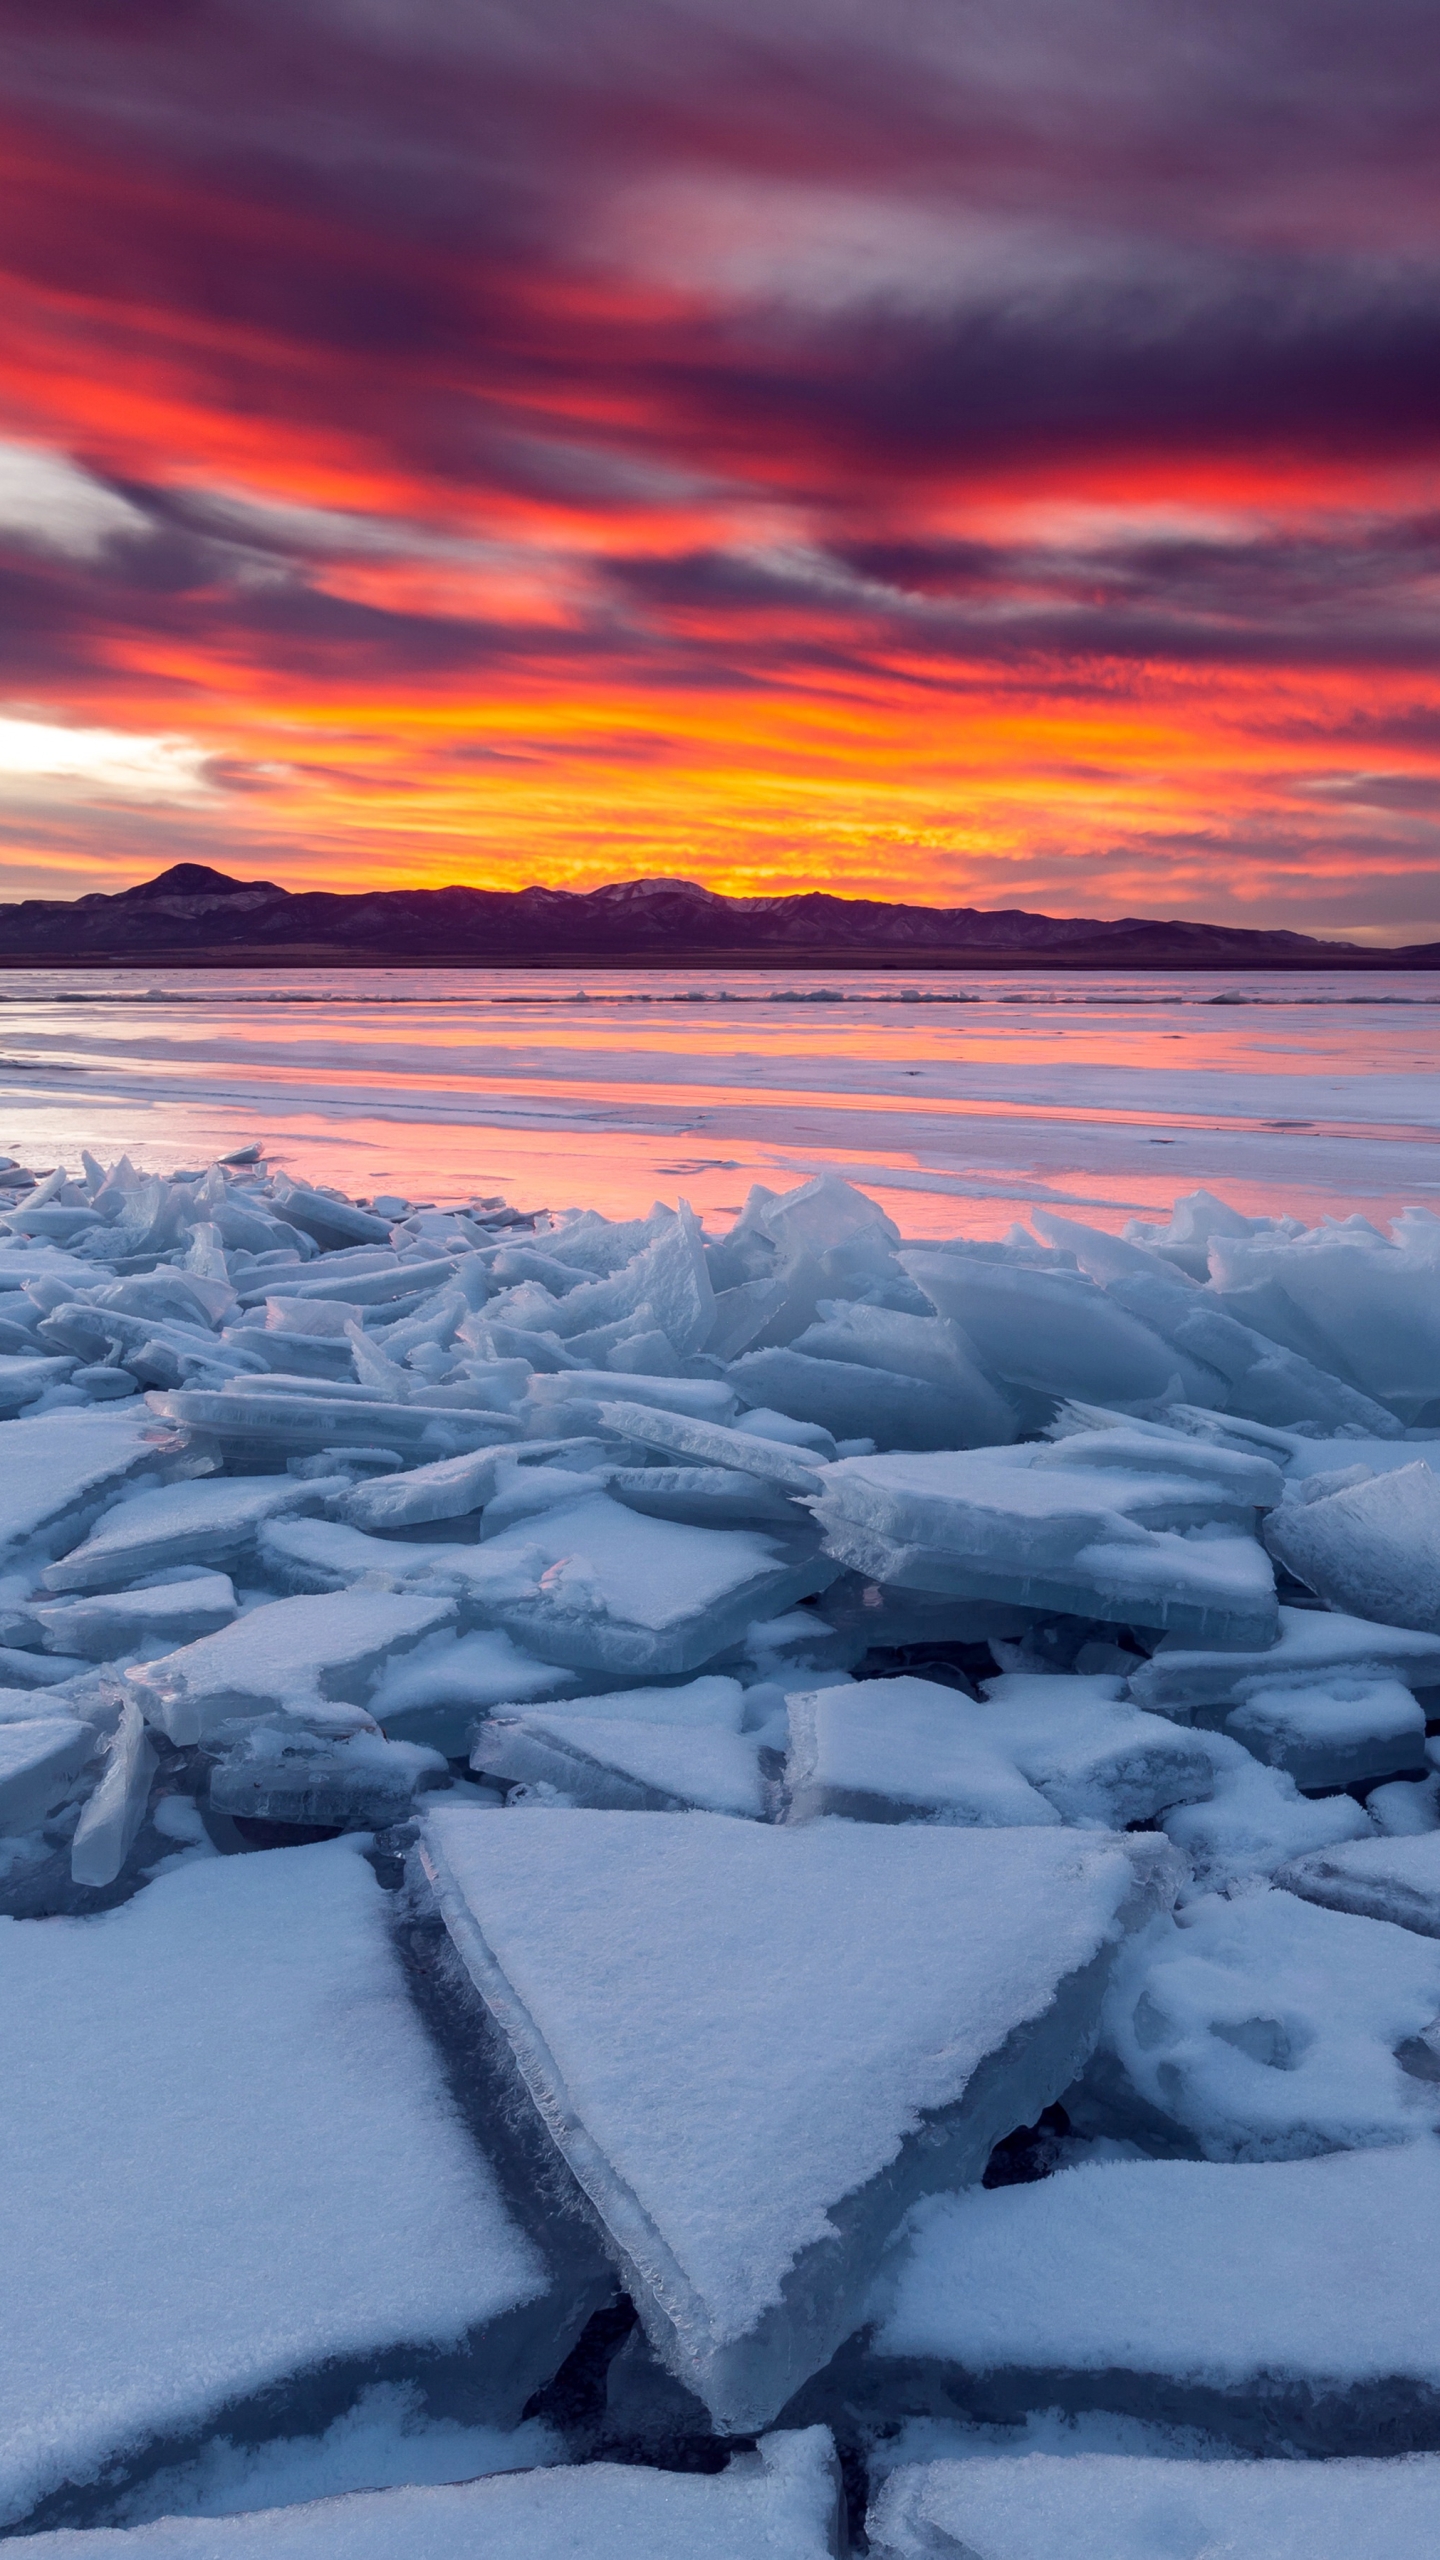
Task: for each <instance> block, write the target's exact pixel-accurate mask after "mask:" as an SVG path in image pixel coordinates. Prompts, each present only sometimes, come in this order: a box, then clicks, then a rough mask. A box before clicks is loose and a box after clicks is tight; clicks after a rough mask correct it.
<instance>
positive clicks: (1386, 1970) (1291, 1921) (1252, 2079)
mask: <svg viewBox="0 0 1440 2560" xmlns="http://www.w3.org/2000/svg"><path fill="white" fill-rule="evenodd" d="M1437 2017H1440V1947H1437V1946H1436V1945H1435V1944H1434V1942H1433V1941H1431V1940H1428V1939H1424V1938H1418V1937H1416V1936H1414V1935H1413V1934H1412V1933H1411V1932H1410V1931H1409V1930H1406V1929H1396V1928H1392V1927H1389V1926H1387V1924H1386V1923H1385V1922H1384V1921H1380V1920H1360V1919H1351V1918H1348V1917H1347V1916H1346V1915H1345V1914H1343V1913H1341V1912H1338V1911H1323V1910H1319V1909H1317V1908H1316V1907H1315V1906H1314V1905H1313V1904H1311V1903H1306V1902H1301V1901H1299V1900H1297V1898H1296V1897H1295V1895H1294V1894H1291V1893H1248V1894H1244V1895H1241V1896H1240V1897H1239V1898H1238V1899H1236V1900H1234V1901H1227V1900H1226V1899H1224V1897H1222V1896H1220V1895H1218V1894H1217V1895H1212V1896H1209V1897H1207V1899H1205V1900H1204V1901H1202V1902H1198V1903H1192V1904H1191V1905H1190V1907H1189V1908H1188V1910H1186V1911H1185V1913H1184V1914H1183V1915H1182V1925H1180V1926H1178V1927H1177V1926H1176V1925H1175V1924H1174V1923H1173V1922H1171V1921H1169V1920H1166V1921H1161V1922H1157V1923H1156V1924H1155V1927H1154V1929H1153V1930H1152V1931H1148V1932H1146V1933H1145V1936H1144V1938H1143V1940H1137V1941H1132V1943H1131V1944H1130V1945H1129V1946H1127V1947H1126V1948H1125V1949H1124V1950H1123V1951H1122V1953H1121V1955H1120V1957H1119V1959H1118V1961H1117V1963H1116V1966H1115V1970H1114V1972H1113V1974H1112V1975H1111V1979H1110V1988H1109V1990H1108V1991H1107V1993H1106V1995H1105V2018H1104V2025H1103V2027H1102V2030H1101V2044H1102V2049H1104V2050H1105V2051H1107V2052H1108V2053H1109V2054H1111V2055H1113V2056H1114V2057H1115V2059H1116V2060H1117V2061H1118V2062H1119V2063H1120V2065H1121V2066H1122V2068H1123V2070H1124V2071H1125V2073H1126V2074H1127V2076H1128V2078H1129V2081H1130V2083H1131V2085H1132V2086H1133V2087H1134V2088H1135V2089H1136V2090H1138V2091H1139V2093H1140V2095H1141V2097H1142V2098H1143V2099H1144V2100H1145V2102H1146V2104H1147V2106H1149V2107H1151V2108H1153V2109H1154V2111H1155V2113H1156V2114H1157V2115H1158V2116H1161V2117H1163V2118H1165V2119H1166V2120H1167V2121H1169V2122H1170V2123H1171V2124H1173V2125H1175V2126H1176V2127H1178V2128H1179V2129H1180V2131H1181V2132H1182V2133H1183V2134H1186V2135H1188V2136H1189V2137H1190V2139H1191V2140H1192V2141H1193V2142H1194V2143H1195V2145H1196V2147H1197V2148H1198V2149H1199V2150H1200V2151H1202V2152H1203V2153H1204V2155H1205V2157H1206V2159H1207V2160H1301V2159H1306V2158H1308V2157H1310V2156H1311V2155H1312V2154H1315V2153H1319V2152H1322V2151H1337V2150H1348V2149H1356V2148H1358V2147H1359V2146H1360V2145H1362V2144H1369V2143H1385V2142H1407V2141H1412V2140H1414V2139H1415V2138H1417V2137H1418V2136H1419V2135H1421V2134H1422V2133H1425V2132H1426V2131H1427V2130H1428V2129H1429V2128H1431V2127H1433V2126H1434V2125H1435V2124H1436V2123H1437V2121H1440V2087H1437V2086H1436V2081H1437V2080H1440V2059H1437V2058H1435V2057H1431V2056H1429V2054H1428V2049H1427V2053H1426V2056H1425V2057H1424V2059H1425V2060H1426V2061H1427V2063H1428V2065H1429V2068H1430V2070H1431V2071H1432V2073H1433V2077H1430V2078H1421V2079H1417V2078H1416V2077H1415V2076H1414V2075H1413V2074H1412V2073H1411V2072H1409V2071H1407V2070H1405V2069H1404V2068H1403V2067H1402V2065H1401V2063H1400V2062H1399V2061H1397V2060H1396V2058H1395V2057H1396V2049H1397V2047H1404V2046H1406V2045H1407V2044H1409V2043H1411V2042H1412V2041H1413V2040H1414V2039H1415V2038H1417V2037H1420V2036H1422V2035H1423V2034H1424V2032H1425V2030H1426V2029H1427V2028H1428V2027H1430V2026H1431V2025H1432V2024H1433V2022H1434V2021H1435V2019H1436V2018H1437Z"/></svg>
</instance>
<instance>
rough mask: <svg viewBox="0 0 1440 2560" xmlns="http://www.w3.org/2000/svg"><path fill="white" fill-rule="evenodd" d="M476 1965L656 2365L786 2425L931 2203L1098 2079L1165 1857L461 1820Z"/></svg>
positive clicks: (737, 2424) (687, 1827)
mask: <svg viewBox="0 0 1440 2560" xmlns="http://www.w3.org/2000/svg"><path fill="white" fill-rule="evenodd" d="M423 1841H424V1845H423V1857H424V1861H425V1864H426V1868H427V1871H428V1873H429V1875H430V1877H431V1881H432V1884H433V1886H434V1889H435V1892H436V1895H437V1899H438V1901H439V1904H440V1908H441V1911H442V1913H443V1915H444V1918H445V1921H446V1925H447V1927H448V1928H449V1930H450V1932H451V1935H452V1937H453V1938H454V1940H455V1944H456V1946H457V1948H458V1949H459V1952H460V1955H461V1957H462V1959H463V1961H464V1963H465V1965H466V1966H467V1968H468V1970H469V1972H470V1974H471V1976H472V1979H473V1980H474V1982H475V1983H476V1986H477V1988H478V1989H479V1991H480V1993H481V1995H482V1997H483V1998H484V1999H485V2001H486V2003H487V2004H488V2006H489V2008H490V2009H491V2011H492V2013H493V2015H494V2016H495V2018H496V2019H497V2021H498V2022H499V2024H500V2026H501V2028H502V2029H503V2031H504V2033H505V2035H506V2037H507V2038H508V2040H509V2043H510V2047H511V2050H512V2052H513V2055H514V2057H515V2062H516V2064H517V2066H518V2069H519V2072H520V2074H521V2076H522V2077H523V2079H524V2081H525V2083H526V2085H527V2087H528V2088H529V2091H530V2093H531V2096H532V2098H533V2100H534V2102H535V2105H536V2107H537V2108H538V2110H539V2112H540V2114H541V2116H542V2117H543V2119H544V2121H545V2123H546V2125H547V2126H548V2128H549V2130H550V2132H551V2134H552V2135H553V2137H554V2139H555V2141H556V2142H557V2143H558V2144H559V2146H560V2148H561V2150H562V2151H563V2153H564V2155H565V2157H566V2159H567V2160H568V2161H569V2163H570V2165H571V2167H572V2169H573V2170H574V2172H575V2175H576V2177H577V2178H578V2179H579V2181H580V2184H581V2185H582V2187H584V2189H585V2191H586V2193H587V2194H588V2195H589V2197H590V2199H591V2202H592V2203H593V2204H594V2206H595V2208H596V2210H597V2212H598V2213H599V2215H600V2218H601V2221H602V2223H603V2224H604V2227H605V2229H606V2231H607V2233H608V2235H609V2241H610V2245H611V2247H612V2248H613V2250H614V2253H615V2255H616V2258H617V2260H618V2261H619V2263H620V2265H621V2267H622V2269H623V2271H624V2274H625V2278H626V2282H627V2284H628V2286H629V2288H630V2290H631V2292H632V2294H633V2296H634V2299H635V2302H636V2305H637V2307H638V2309H639V2311H640V2314H641V2318H642V2320H643V2321H644V2324H645V2327H646V2330H647V2332H648V2334H649V2336H650V2339H651V2342H652V2344H653V2345H654V2347H655V2349H656V2351H657V2353H658V2354H659V2355H660V2357H661V2359H662V2361H664V2362H665V2363H666V2364H667V2365H668V2366H669V2368H670V2370H671V2371H672V2372H674V2373H675V2374H676V2375H677V2376H678V2377H679V2378H680V2379H681V2380H682V2381H683V2382H685V2383H686V2384H687V2385H688V2387H689V2388H690V2389H691V2390H692V2391H694V2392H695V2393H696V2394H697V2395H698V2396H699V2397H700V2398H701V2399H702V2400H704V2402H705V2403H706V2405H707V2407H708V2408H709V2410H710V2412H711V2415H712V2417H713V2418H714V2420H715V2422H716V2424H717V2425H718V2426H719V2427H720V2428H722V2429H723V2430H727V2431H739V2430H742V2429H749V2428H751V2427H756V2426H762V2425H764V2424H765V2423H767V2421H768V2420H769V2419H770V2418H772V2417H773V2416H774V2415H775V2413H776V2411H777V2410H778V2409H780V2408H782V2407H783V2406H784V2404H785V2402H786V2401H787V2399H788V2398H789V2397H790V2395H791V2393H792V2392H793V2391H794V2390H795V2389H796V2387H797V2386H798V2385H799V2384H800V2383H801V2382H802V2381H804V2379H805V2378H806V2376H807V2375H808V2374H810V2373H813V2372H814V2371H815V2370H816V2369H817V2367H818V2366H820V2365H822V2364H823V2363H824V2362H825V2361H826V2359H827V2357H828V2356H829V2355H830V2354H831V2353H832V2352H833V2350H834V2348H835V2347H836V2346H837V2344H838V2343H839V2341H840V2339H841V2338H842V2337H844V2336H845V2335H846V2334H847V2332H848V2331H849V2330H850V2329H851V2328H852V2327H853V2326H854V2325H855V2322H856V2320H857V2319H858V2317H859V2313H860V2305H861V2302H862V2299H863V2294H864V2289H865V2286H866V2283H867V2282H868V2279H869V2275H870V2273H871V2271H872V2270H873V2268H874V2266H875V2264H876V2261H877V2258H878V2255H879V2253H880V2251H881V2249H882V2247H883V2245H884V2242H885V2240H886V2238H887V2236H888V2234H889V2233H890V2232H891V2231H892V2230H893V2228H894V2226H895V2224H896V2222H897V2221H898V2219H899V2218H900V2216H901V2214H902V2213H903V2212H904V2211H905V2210H906V2208H907V2206H908V2205H909V2204H910V2203H912V2202H913V2201H914V2199H915V2198H916V2197H917V2196H918V2195H922V2194H926V2193H929V2192H930V2191H932V2190H933V2189H934V2188H935V2187H937V2186H941V2185H954V2184H956V2183H960V2182H963V2181H964V2180H965V2179H967V2178H972V2177H978V2176H979V2174H980V2172H981V2170H982V2169H983V2167H984V2164H985V2161H986V2159H987V2157H988V2155H989V2152H990V2150H991V2148H992V2146H993V2145H994V2143H995V2141H996V2140H997V2139H998V2138H999V2136H1000V2135H1001V2134H1002V2133H1005V2132H1007V2131H1009V2130H1010V2129H1011V2128H1012V2127H1013V2126H1014V2125H1016V2124H1018V2123H1030V2122H1033V2120H1034V2118H1035V2117H1036V2115H1038V2113H1039V2112H1040V2110H1041V2108H1042V2107H1043V2106H1045V2105H1046V2104H1047V2103H1048V2102H1049V2101H1050V2100H1051V2099H1052V2098H1054V2097H1055V2096H1056V2095H1057V2094H1058V2092H1059V2090H1060V2089H1061V2088H1063V2087H1064V2086H1065V2085H1066V2084H1067V2082H1068V2080H1069V2079H1070V2078H1071V2077H1073V2074H1074V2070H1075V2069H1076V2068H1077V2067H1078V2065H1079V2062H1080V2061H1081V2060H1082V2059H1083V2058H1084V2056H1085V2054H1086V2053H1087V2052H1088V2051H1089V2048H1090V2044H1091V2041H1092V2039H1093V2036H1094V2032H1095V2026H1096V2021H1097V2018H1098V2012H1099V2005H1100V2001H1101V1997H1102V1994H1103V1990H1104V1984H1105V1980H1106V1977H1107V1975H1108V1971H1109V1967H1110V1963H1111V1960H1112V1957H1113V1953H1114V1949H1115V1947H1116V1945H1117V1944H1118V1943H1119V1940H1120V1939H1121V1937H1122V1936H1123V1934H1124V1933H1125V1931H1126V1929H1127V1928H1129V1927H1131V1926H1133V1925H1135V1924H1136V1922H1137V1921H1138V1920H1139V1919H1140V1918H1141V1917H1142V1916H1143V1914H1145V1913H1146V1912H1147V1911H1149V1910H1151V1909H1153V1908H1154V1906H1155V1903H1156V1901H1157V1899H1159V1898H1160V1896H1161V1891H1162V1887H1161V1885H1160V1884H1159V1882H1157V1876H1158V1870H1157V1865H1156V1861H1155V1858H1154V1856H1153V1851H1154V1849H1155V1846H1156V1844H1155V1842H1154V1841H1153V1840H1150V1841H1142V1840H1140V1839H1138V1838H1137V1839H1136V1840H1135V1841H1121V1840H1117V1839H1115V1838H1113V1837H1111V1836H1109V1835H1106V1836H1104V1837H1101V1838H1091V1837H1080V1836H1077V1835H1076V1834H1074V1833H1069V1832H1062V1831H1049V1830H1040V1829H1024V1830H1010V1831H985V1832H981V1831H959V1830H942V1829H930V1828H926V1827H923V1826H917V1827H914V1828H911V1829H899V1828H896V1827H894V1826H883V1827H882V1826H868V1825H865V1824H859V1823H816V1824H812V1825H807V1826H805V1827H803V1828H800V1829H795V1830H776V1829H773V1828H771V1827H768V1826H766V1825H763V1824H758V1823H749V1822H734V1821H729V1820H727V1819H725V1818H724V1817H723V1816H718V1815H711V1814H704V1813H689V1814H677V1815H667V1814H663V1813H655V1814H636V1813H595V1812H583V1811H581V1812H569V1811H554V1810H546V1809H535V1810H532V1811H529V1812H526V1813H523V1814H516V1815H513V1816H507V1817H506V1818H505V1819H504V1820H501V1821H497V1820H496V1819H494V1817H493V1816H488V1815H484V1814H480V1813H475V1812H464V1811H460V1810H458V1809H457V1810H449V1809H447V1808H445V1807H443V1806H442V1807H438V1808H437V1809H436V1810H435V1811H434V1812H433V1813H432V1814H431V1815H430V1817H429V1819H428V1821H427V1823H426V1825H425V1831H424V1835H423Z"/></svg>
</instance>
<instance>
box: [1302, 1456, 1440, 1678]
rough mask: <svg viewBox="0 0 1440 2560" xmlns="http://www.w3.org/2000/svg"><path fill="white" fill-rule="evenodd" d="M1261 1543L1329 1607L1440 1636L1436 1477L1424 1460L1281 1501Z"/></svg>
mask: <svg viewBox="0 0 1440 2560" xmlns="http://www.w3.org/2000/svg"><path fill="white" fill-rule="evenodd" d="M1265 1542H1266V1545H1267V1546H1268V1547H1269V1549H1270V1552H1271V1554H1272V1555H1273V1556H1278V1557H1279V1559H1280V1562H1281V1563H1282V1564H1285V1565H1288V1566H1289V1568H1290V1571H1291V1572H1292V1573H1293V1574H1297V1575H1298V1576H1299V1578H1300V1580H1301V1581H1302V1582H1305V1583H1308V1584H1309V1586H1310V1589H1311V1590H1312V1591H1316V1592H1318V1593H1319V1595H1320V1597H1321V1599H1322V1600H1324V1601H1327V1602H1328V1603H1329V1605H1330V1607H1331V1608H1334V1609H1348V1610H1353V1611H1354V1612H1355V1613H1356V1614H1357V1615H1358V1616H1360V1617H1364V1618H1378V1619H1381V1620H1383V1621H1384V1622H1386V1623H1387V1624H1389V1625H1391V1626H1396V1627H1416V1628H1419V1629H1420V1630H1421V1631H1422V1633H1424V1634H1426V1635H1440V1476H1436V1475H1435V1474H1433V1473H1432V1471H1431V1469H1430V1468H1429V1467H1427V1466H1426V1465H1425V1463H1424V1461H1423V1459H1420V1458H1417V1459H1416V1460H1415V1462H1414V1464H1413V1466H1408V1467H1400V1468H1398V1469H1396V1470H1395V1472H1394V1473H1392V1474H1388V1475H1379V1476H1372V1477H1371V1478H1370V1480H1369V1482H1368V1483H1366V1484H1354V1485H1346V1486H1345V1487H1343V1488H1342V1489H1341V1490H1340V1491H1339V1492H1336V1493H1330V1494H1324V1495H1322V1496H1320V1497H1319V1498H1318V1499H1317V1500H1316V1501H1314V1502H1286V1503H1283V1504H1282V1505H1281V1507H1280V1509H1279V1510H1278V1511H1275V1512H1272V1513H1271V1515H1270V1518H1269V1520H1268V1521H1267V1523H1266V1527H1265Z"/></svg>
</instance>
